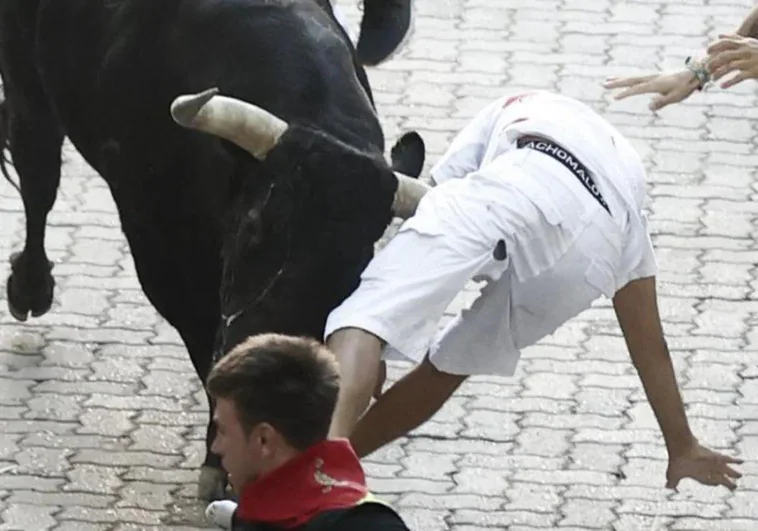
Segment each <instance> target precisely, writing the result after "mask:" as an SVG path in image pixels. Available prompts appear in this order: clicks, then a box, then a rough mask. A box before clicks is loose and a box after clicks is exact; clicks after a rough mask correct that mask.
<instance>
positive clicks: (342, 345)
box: [327, 328, 384, 439]
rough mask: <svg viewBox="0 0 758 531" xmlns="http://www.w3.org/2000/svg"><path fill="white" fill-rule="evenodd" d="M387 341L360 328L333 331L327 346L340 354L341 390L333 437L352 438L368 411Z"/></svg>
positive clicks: (333, 425)
mask: <svg viewBox="0 0 758 531" xmlns="http://www.w3.org/2000/svg"><path fill="white" fill-rule="evenodd" d="M383 346H384V343H383V342H382V341H381V340H380V339H379V338H378V337H376V336H374V335H373V334H370V333H368V332H366V331H365V330H360V329H358V328H345V329H341V330H337V331H336V332H334V333H333V334H332V335H331V336H330V337H329V338H328V340H327V347H328V348H329V350H331V351H332V352H333V353H334V355H335V356H336V357H337V363H338V364H339V371H340V380H341V381H340V390H339V394H338V396H337V403H336V405H335V408H334V413H333V414H332V423H331V426H330V428H329V438H330V439H341V438H349V437H350V435H352V433H353V430H354V429H355V425H356V424H357V423H358V420H359V419H360V418H361V415H363V413H364V412H365V411H366V408H367V407H368V405H369V402H370V401H371V395H372V394H373V391H374V389H375V388H376V383H377V377H378V376H379V363H380V361H381V357H382V348H383Z"/></svg>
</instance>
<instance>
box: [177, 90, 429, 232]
mask: <svg viewBox="0 0 758 531" xmlns="http://www.w3.org/2000/svg"><path fill="white" fill-rule="evenodd" d="M171 116H172V118H173V119H174V121H175V122H176V123H178V124H179V125H181V126H183V127H187V128H189V129H196V130H198V131H203V132H205V133H209V134H212V135H216V136H219V137H221V138H224V139H226V140H229V141H230V142H232V143H234V144H236V145H237V146H239V147H241V148H242V149H244V150H245V151H247V152H248V153H250V154H251V155H252V156H253V157H255V158H256V159H258V160H265V158H266V155H267V154H268V152H269V151H271V149H273V147H274V146H275V145H276V144H277V142H279V139H280V138H281V137H282V135H283V134H284V133H285V132H286V131H287V128H288V127H289V125H288V124H287V122H285V121H284V120H282V119H281V118H279V117H277V116H275V115H273V114H271V113H270V112H268V111H266V110H264V109H261V108H260V107H258V106H257V105H254V104H252V103H249V102H246V101H243V100H240V99H236V98H230V97H228V96H221V95H219V90H218V89H217V88H211V89H208V90H206V91H203V92H200V93H198V94H185V95H181V96H179V97H177V98H176V99H175V100H174V101H173V103H172V104H171ZM395 177H396V178H397V181H398V187H397V192H396V193H395V199H394V201H393V204H392V210H393V212H394V214H395V215H396V216H398V217H401V218H403V219H405V218H408V217H410V216H412V215H413V213H414V212H415V211H416V207H417V206H418V203H419V201H420V200H421V198H422V197H423V196H424V194H425V193H426V192H427V191H428V190H429V186H427V185H426V184H424V183H423V182H421V181H420V180H418V179H414V178H412V177H408V176H407V175H403V174H402V173H399V172H395Z"/></svg>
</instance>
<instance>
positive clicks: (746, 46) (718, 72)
mask: <svg viewBox="0 0 758 531" xmlns="http://www.w3.org/2000/svg"><path fill="white" fill-rule="evenodd" d="M708 55H709V60H708V63H709V67H710V71H711V77H712V79H713V80H714V81H717V80H719V79H721V78H722V77H724V76H725V75H727V74H731V73H732V72H738V73H737V75H736V76H734V77H733V78H731V79H728V80H726V81H724V82H723V83H721V88H729V87H733V86H734V85H737V84H738V83H742V82H743V81H745V80H746V79H758V40H756V39H752V38H750V37H741V36H740V35H719V40H717V41H715V42H713V43H711V45H710V46H708Z"/></svg>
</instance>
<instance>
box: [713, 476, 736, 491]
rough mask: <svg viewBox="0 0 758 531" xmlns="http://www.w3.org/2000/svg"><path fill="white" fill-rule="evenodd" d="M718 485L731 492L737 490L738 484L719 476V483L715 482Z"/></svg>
mask: <svg viewBox="0 0 758 531" xmlns="http://www.w3.org/2000/svg"><path fill="white" fill-rule="evenodd" d="M714 483H715V484H716V485H723V486H725V487H726V488H727V489H729V490H735V489H736V488H737V484H736V483H735V482H734V481H732V480H731V479H729V478H728V477H727V476H719V479H718V481H716V482H714Z"/></svg>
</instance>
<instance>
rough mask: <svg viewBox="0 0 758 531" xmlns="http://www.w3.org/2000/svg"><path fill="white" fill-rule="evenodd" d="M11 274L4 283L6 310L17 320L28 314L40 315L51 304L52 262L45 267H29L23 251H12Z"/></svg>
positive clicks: (53, 286) (53, 282)
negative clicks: (6, 298)
mask: <svg viewBox="0 0 758 531" xmlns="http://www.w3.org/2000/svg"><path fill="white" fill-rule="evenodd" d="M10 262H11V274H10V276H9V277H8V281H7V283H6V296H7V297H8V311H9V313H10V314H11V315H12V316H13V318H14V319H16V320H17V321H26V319H27V318H28V316H29V314H30V313H31V314H32V317H40V316H41V315H44V314H46V313H47V312H48V311H49V310H50V308H51V307H52V306H53V291H54V290H55V280H54V279H53V275H51V274H50V271H51V270H52V269H53V263H52V262H48V263H47V264H46V265H47V267H44V266H43V267H42V268H34V267H30V264H29V261H28V260H26V259H25V255H24V253H13V254H12V255H11V257H10Z"/></svg>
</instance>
